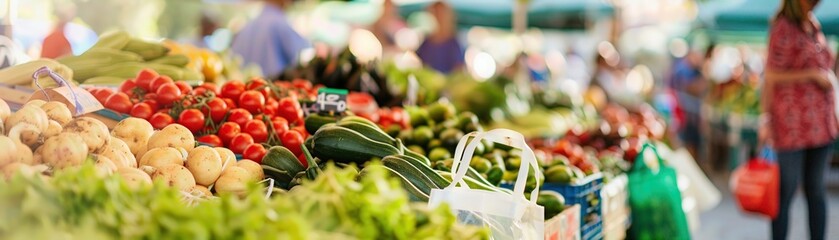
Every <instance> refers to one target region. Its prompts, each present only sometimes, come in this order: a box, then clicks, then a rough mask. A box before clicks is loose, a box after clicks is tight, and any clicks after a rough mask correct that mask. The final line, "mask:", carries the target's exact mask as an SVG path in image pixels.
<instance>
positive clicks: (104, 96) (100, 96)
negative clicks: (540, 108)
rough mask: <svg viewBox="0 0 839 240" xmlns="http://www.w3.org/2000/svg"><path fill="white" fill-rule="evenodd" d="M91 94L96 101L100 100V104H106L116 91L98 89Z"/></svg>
mask: <svg viewBox="0 0 839 240" xmlns="http://www.w3.org/2000/svg"><path fill="white" fill-rule="evenodd" d="M90 93H91V94H93V97H95V98H96V100H99V102H100V103H104V102H105V101H107V100H108V98H109V97H111V95H113V94H114V90H111V89H110V88H97V89H94V90H93V92H90ZM125 96H128V95H125Z"/></svg>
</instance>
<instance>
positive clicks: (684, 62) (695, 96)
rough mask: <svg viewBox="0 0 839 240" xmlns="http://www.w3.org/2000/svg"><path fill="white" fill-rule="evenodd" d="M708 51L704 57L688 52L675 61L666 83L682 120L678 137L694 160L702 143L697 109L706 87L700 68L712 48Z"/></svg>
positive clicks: (691, 51) (696, 52)
mask: <svg viewBox="0 0 839 240" xmlns="http://www.w3.org/2000/svg"><path fill="white" fill-rule="evenodd" d="M708 49H709V51H706V53H705V55H704V56H703V55H702V53H700V52H698V51H695V50H690V51H688V53H687V55H685V56H684V57H682V58H678V59H676V60H675V62H674V63H673V66H672V69H671V70H670V76H669V81H668V83H669V85H670V88H671V89H672V90H673V91H674V92H675V94H676V97H677V102H678V104H679V109H680V110H681V112H682V113H683V115H682V116H683V118H684V119H683V122H682V124H681V126H680V128H679V137H680V139H681V140H682V142H683V143H684V145H685V147H686V148H687V149H688V151H689V152H690V154H691V155H693V157H694V158H696V157H697V149H698V148H699V146H700V144H701V141H702V139H701V135H700V132H699V124H700V119H699V109H700V108H701V105H702V101H701V99H702V97H703V96H704V95H705V92H706V89H707V87H708V84H707V81H705V78H704V77H703V76H702V66H703V65H704V63H705V59H706V57H707V56H708V55H710V52H711V50H712V49H713V47H710V48H708Z"/></svg>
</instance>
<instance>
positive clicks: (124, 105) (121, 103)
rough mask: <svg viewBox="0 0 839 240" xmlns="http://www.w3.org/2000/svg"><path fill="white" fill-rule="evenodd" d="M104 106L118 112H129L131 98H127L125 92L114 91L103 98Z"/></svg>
mask: <svg viewBox="0 0 839 240" xmlns="http://www.w3.org/2000/svg"><path fill="white" fill-rule="evenodd" d="M104 105H105V107H106V108H108V109H111V110H114V111H117V112H120V113H129V112H131V107H132V104H131V99H129V98H128V95H127V94H125V93H121V92H118V93H114V94H111V96H110V97H108V99H107V100H105V104H104Z"/></svg>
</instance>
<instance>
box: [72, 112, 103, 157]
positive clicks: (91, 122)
mask: <svg viewBox="0 0 839 240" xmlns="http://www.w3.org/2000/svg"><path fill="white" fill-rule="evenodd" d="M64 132H65V133H75V134H79V135H81V137H82V140H84V143H85V144H87V147H88V151H89V153H96V154H99V153H102V152H103V151H105V149H106V147H107V146H108V142H110V140H111V134H110V133H108V127H107V126H105V124H104V123H102V122H100V121H99V120H96V119H93V118H90V117H80V118H76V119H73V120H72V121H70V122H69V123H67V125H64Z"/></svg>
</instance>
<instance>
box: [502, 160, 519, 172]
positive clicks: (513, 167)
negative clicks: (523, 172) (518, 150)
mask: <svg viewBox="0 0 839 240" xmlns="http://www.w3.org/2000/svg"><path fill="white" fill-rule="evenodd" d="M504 166H505V167H506V168H507V170H510V171H518V170H519V168H520V167H521V158H519V157H511V158H507V161H505V163H504Z"/></svg>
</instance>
